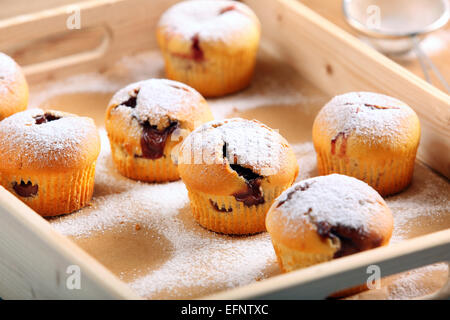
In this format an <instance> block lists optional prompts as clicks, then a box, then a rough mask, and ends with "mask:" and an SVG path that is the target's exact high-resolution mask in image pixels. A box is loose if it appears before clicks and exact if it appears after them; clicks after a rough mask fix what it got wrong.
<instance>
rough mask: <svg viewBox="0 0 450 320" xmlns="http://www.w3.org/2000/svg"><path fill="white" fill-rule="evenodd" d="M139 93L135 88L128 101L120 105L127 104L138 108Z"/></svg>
mask: <svg viewBox="0 0 450 320" xmlns="http://www.w3.org/2000/svg"><path fill="white" fill-rule="evenodd" d="M138 94H139V90H134V95H130V98H129V99H128V100H127V101H124V102H122V103H121V104H120V105H121V106H127V107H129V108H132V109H134V108H136V104H137V95H138Z"/></svg>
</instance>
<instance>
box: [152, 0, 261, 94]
mask: <svg viewBox="0 0 450 320" xmlns="http://www.w3.org/2000/svg"><path fill="white" fill-rule="evenodd" d="M156 36H157V40H158V44H159V47H160V48H161V51H162V54H163V57H164V61H165V69H166V76H167V78H169V79H172V80H178V81H181V82H183V83H186V84H188V85H190V86H191V87H193V88H195V89H196V90H198V91H199V92H200V93H201V94H202V95H204V96H206V97H216V96H222V95H225V94H229V93H232V92H236V91H239V90H241V89H243V88H245V87H247V86H248V85H249V83H250V81H251V78H252V75H253V69H254V67H255V60H256V54H257V51H258V45H259V39H260V23H259V20H258V18H257V17H256V16H255V14H254V13H253V11H252V10H251V9H250V8H249V7H247V6H246V5H245V4H243V3H239V2H235V1H224V0H221V1H205V0H203V1H183V2H180V3H178V4H175V5H174V6H172V7H171V8H169V9H168V10H167V11H166V12H165V13H164V14H163V15H162V17H161V19H160V20H159V23H158V27H157V32H156Z"/></svg>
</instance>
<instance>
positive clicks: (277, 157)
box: [182, 118, 290, 175]
mask: <svg viewBox="0 0 450 320" xmlns="http://www.w3.org/2000/svg"><path fill="white" fill-rule="evenodd" d="M182 148H183V150H185V151H186V150H187V149H188V148H191V150H192V152H193V155H194V160H200V161H201V162H203V163H206V164H214V163H216V164H221V163H225V162H226V163H229V164H232V165H240V166H242V167H245V168H248V169H251V170H253V171H254V172H255V173H258V174H261V175H272V174H276V173H277V172H278V171H279V170H280V168H281V165H282V162H283V161H282V160H283V156H284V154H285V152H286V150H287V149H289V148H290V146H289V145H288V143H287V141H286V140H285V139H284V138H283V137H282V136H281V135H280V134H279V133H278V132H276V131H275V130H273V129H271V128H269V127H267V126H266V125H264V124H262V123H261V122H259V121H257V120H245V119H241V118H233V119H225V120H216V121H211V122H208V123H206V124H204V125H202V126H201V127H199V128H197V129H196V130H195V131H194V132H192V134H190V135H189V136H188V138H187V139H186V140H185V142H184V143H183V146H182ZM196 156H202V158H201V159H196ZM187 160H189V159H187Z"/></svg>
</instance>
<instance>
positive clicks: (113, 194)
mask: <svg viewBox="0 0 450 320" xmlns="http://www.w3.org/2000/svg"><path fill="white" fill-rule="evenodd" d="M101 137H102V152H101V155H100V157H99V160H98V164H97V168H98V169H97V171H96V177H95V179H96V180H95V182H96V185H95V191H94V199H93V201H92V205H91V206H90V207H88V208H85V209H83V210H81V211H79V212H77V213H75V214H72V215H67V216H63V217H60V218H55V219H53V220H51V223H52V225H53V227H54V228H55V229H56V230H58V231H59V232H61V233H62V234H64V235H68V236H73V237H75V238H86V237H90V236H92V235H93V234H95V233H97V232H107V230H108V229H112V228H115V227H117V226H119V225H120V224H123V223H139V225H140V226H141V228H143V229H145V228H147V229H157V230H158V232H159V233H160V234H161V235H162V236H163V237H165V238H167V239H168V240H169V241H170V243H171V245H172V249H170V250H171V256H172V258H171V259H169V260H168V261H167V262H166V263H165V264H163V265H162V266H161V267H160V268H158V269H157V270H155V271H153V272H151V273H150V274H148V275H145V276H143V277H141V278H137V279H135V280H134V281H132V282H131V286H132V287H133V288H134V289H135V290H136V291H137V292H138V293H139V294H141V295H143V296H146V297H149V298H151V297H153V296H155V295H156V296H157V295H158V294H160V293H161V292H162V291H164V292H166V291H169V292H170V293H169V296H178V295H179V294H177V290H178V289H180V288H186V287H204V288H205V290H206V288H207V287H208V286H211V285H223V286H225V287H235V286H239V285H243V284H247V283H250V282H252V281H254V280H255V279H258V278H263V277H265V274H264V270H265V269H266V268H267V266H268V265H273V264H274V263H275V254H274V252H273V248H272V245H271V242H270V238H269V236H268V235H267V234H260V235H255V236H251V237H228V236H223V235H218V234H215V233H212V232H209V231H206V230H204V229H203V228H201V227H200V226H197V225H196V223H195V222H194V221H192V220H190V219H186V217H184V215H183V213H182V211H183V209H184V208H186V207H187V206H188V197H187V190H186V188H185V186H184V184H183V183H182V182H180V181H179V182H173V183H166V184H147V183H141V182H138V181H132V180H129V179H126V178H124V177H122V176H120V175H119V174H118V173H117V172H116V171H115V169H114V168H113V164H112V160H111V154H110V148H109V142H108V139H107V135H106V132H105V131H104V130H102V131H101ZM186 220H187V221H186ZM172 250H173V251H172ZM205 269H207V270H208V271H207V272H206V271H205Z"/></svg>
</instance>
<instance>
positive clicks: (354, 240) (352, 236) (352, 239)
mask: <svg viewBox="0 0 450 320" xmlns="http://www.w3.org/2000/svg"><path fill="white" fill-rule="evenodd" d="M316 226H317V233H318V234H319V235H320V236H321V237H322V238H328V239H331V240H333V239H339V241H340V243H341V247H340V248H339V250H337V251H336V252H335V253H334V256H333V258H340V257H344V256H348V255H350V254H353V253H357V252H360V251H364V250H369V249H372V248H376V247H379V246H380V245H381V243H382V240H383V239H382V238H380V237H376V238H370V237H368V236H367V234H364V233H363V232H361V230H359V229H355V228H351V227H346V226H341V225H337V226H332V225H331V224H329V223H327V222H319V223H317V224H316Z"/></svg>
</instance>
